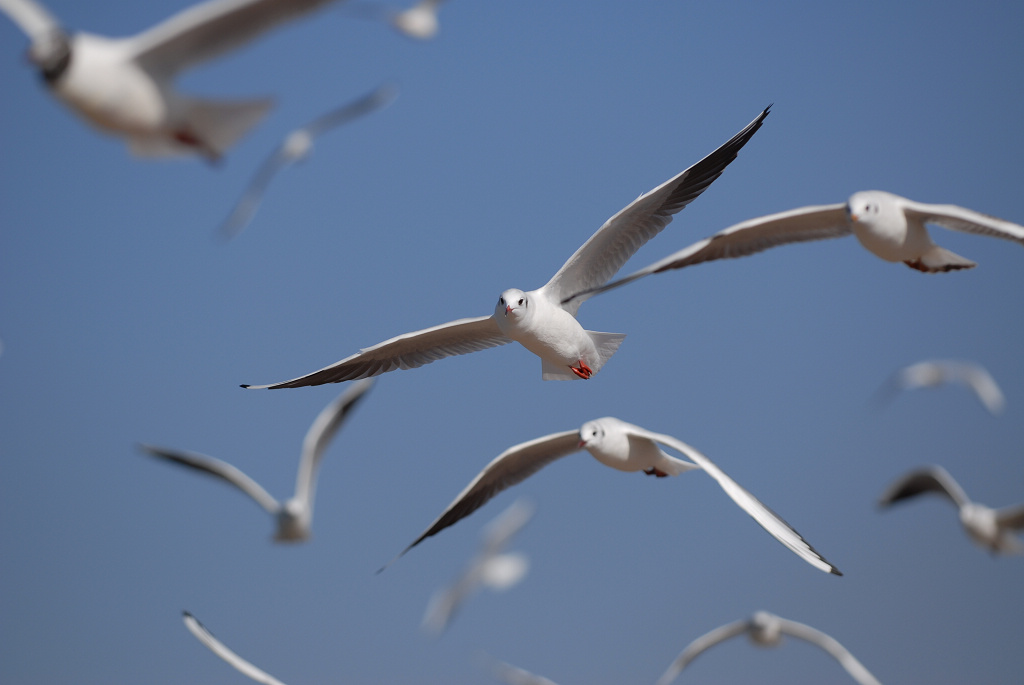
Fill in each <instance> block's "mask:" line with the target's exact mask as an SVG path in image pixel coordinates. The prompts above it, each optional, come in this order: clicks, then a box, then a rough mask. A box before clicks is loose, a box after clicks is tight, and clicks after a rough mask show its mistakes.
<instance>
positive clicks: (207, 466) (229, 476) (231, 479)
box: [139, 445, 280, 514]
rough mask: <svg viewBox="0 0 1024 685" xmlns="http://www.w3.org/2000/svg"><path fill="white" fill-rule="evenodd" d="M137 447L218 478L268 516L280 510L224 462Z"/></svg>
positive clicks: (256, 487)
mask: <svg viewBox="0 0 1024 685" xmlns="http://www.w3.org/2000/svg"><path fill="white" fill-rule="evenodd" d="M139 447H140V448H142V450H143V451H145V452H147V453H148V454H150V455H152V456H154V457H159V458H160V459H166V460H167V461H170V462H174V463H175V464H181V465H182V466H188V467H189V468H193V469H196V470H197V471H203V472H204V473H208V474H210V475H211V476H216V477H217V478H220V479H221V480H223V481H225V482H226V483H230V484H231V485H234V486H235V487H236V488H238V489H239V490H241V491H242V492H244V493H245V494H247V495H249V497H252V498H253V499H254V500H256V503H257V504H259V505H260V506H261V507H263V508H264V509H266V510H267V511H268V512H269V513H270V514H276V513H277V510H278V509H279V508H280V505H279V504H278V502H277V500H276V499H274V498H273V497H271V496H270V493H269V492H267V491H266V490H264V489H263V488H262V487H261V486H260V484H259V483H257V482H256V481H254V480H253V479H252V478H250V477H249V476H247V475H245V474H244V473H242V472H241V471H240V470H238V469H237V468H235V467H234V466H232V465H231V464H229V463H227V462H226V461H221V460H220V459H214V458H213V457H208V456H206V455H205V454H197V453H195V452H180V451H178V450H169V449H165V448H163V447H153V446H152V445H139Z"/></svg>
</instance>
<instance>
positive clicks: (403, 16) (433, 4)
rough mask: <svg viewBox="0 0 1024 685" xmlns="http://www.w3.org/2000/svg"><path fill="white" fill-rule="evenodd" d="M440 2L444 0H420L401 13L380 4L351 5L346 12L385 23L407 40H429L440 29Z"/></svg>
mask: <svg viewBox="0 0 1024 685" xmlns="http://www.w3.org/2000/svg"><path fill="white" fill-rule="evenodd" d="M442 2H444V0H420V1H419V2H417V3H416V4H415V5H413V6H412V7H410V8H409V9H405V10H401V11H398V10H394V9H391V8H390V7H387V6H385V5H383V4H380V3H372V4H371V3H351V4H349V5H348V10H349V11H350V13H352V14H354V15H356V16H359V17H363V18H365V19H373V20H374V21H385V22H387V23H388V24H390V25H391V27H392V28H394V29H395V30H396V31H398V32H399V33H401V34H403V35H406V36H408V37H409V38H416V39H418V40H430V39H431V38H433V37H434V36H436V35H437V31H438V29H439V28H440V25H439V24H438V21H437V14H438V12H440V11H441V3H442Z"/></svg>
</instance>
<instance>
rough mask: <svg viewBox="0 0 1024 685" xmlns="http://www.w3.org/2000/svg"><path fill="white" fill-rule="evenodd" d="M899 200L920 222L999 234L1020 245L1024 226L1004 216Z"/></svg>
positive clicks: (983, 233)
mask: <svg viewBox="0 0 1024 685" xmlns="http://www.w3.org/2000/svg"><path fill="white" fill-rule="evenodd" d="M900 204H901V206H902V207H903V210H904V211H905V212H906V213H907V215H908V216H911V217H913V218H915V219H918V220H919V221H921V222H922V223H933V224H938V225H939V226H942V227H943V228H949V229H952V230H954V231H964V232H966V233H974V234H975V235H985V236H989V237H990V238H1002V239H1003V240H1012V241H1013V242H1015V243H1018V244H1021V245H1024V226H1021V225H1020V224H1015V223H1013V222H1012V221H1007V220H1006V219H1000V218H999V217H995V216H990V215H988V214H983V213H981V212H976V211H974V210H973V209H967V208H966V207H959V206H957V205H932V204H928V203H926V202H915V201H913V200H908V199H906V198H900Z"/></svg>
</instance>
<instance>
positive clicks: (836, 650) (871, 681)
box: [778, 618, 881, 685]
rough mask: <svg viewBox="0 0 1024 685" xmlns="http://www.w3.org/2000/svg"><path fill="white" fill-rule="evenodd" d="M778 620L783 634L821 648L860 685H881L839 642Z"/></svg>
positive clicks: (807, 627)
mask: <svg viewBox="0 0 1024 685" xmlns="http://www.w3.org/2000/svg"><path fill="white" fill-rule="evenodd" d="M778 620H779V628H780V630H781V631H782V632H783V633H786V634H787V635H792V636H793V637H795V638H799V639H801V640H804V641H806V642H810V643H811V644H813V645H817V646H818V647H821V648H822V649H823V650H825V651H826V652H828V653H829V654H831V655H832V657H833V658H834V659H835V660H836V661H838V662H839V664H840V665H841V666H842V667H843V668H845V669H846V672H847V673H849V674H850V676H852V677H853V679H854V680H856V681H857V682H858V683H860V685H881V683H879V682H878V679H877V678H875V676H873V675H872V674H871V671H869V670H868V669H866V668H865V667H864V664H862V663H861V662H860V661H858V660H857V657H855V656H853V654H851V653H850V651H849V650H848V649H846V647H843V646H842V645H841V644H839V641H838V640H836V639H835V638H833V637H832V636H831V635H827V634H825V633H823V632H821V631H820V630H818V629H816V628H812V627H811V626H809V625H805V624H803V623H798V622H796V621H790V620H788V619H785V618H779V619H778Z"/></svg>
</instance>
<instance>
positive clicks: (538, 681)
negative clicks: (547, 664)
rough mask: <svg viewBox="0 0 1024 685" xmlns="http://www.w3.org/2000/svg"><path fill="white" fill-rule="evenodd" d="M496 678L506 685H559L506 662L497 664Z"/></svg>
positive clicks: (495, 669)
mask: <svg viewBox="0 0 1024 685" xmlns="http://www.w3.org/2000/svg"><path fill="white" fill-rule="evenodd" d="M494 677H495V678H497V679H498V680H500V681H501V682H503V683H505V684H506V685H557V683H555V681H553V680H549V679H547V678H545V677H544V676H540V675H535V674H533V673H530V672H529V671H525V670H523V669H521V668H519V667H517V666H512V665H511V664H506V663H504V662H498V663H497V664H495V666H494Z"/></svg>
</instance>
